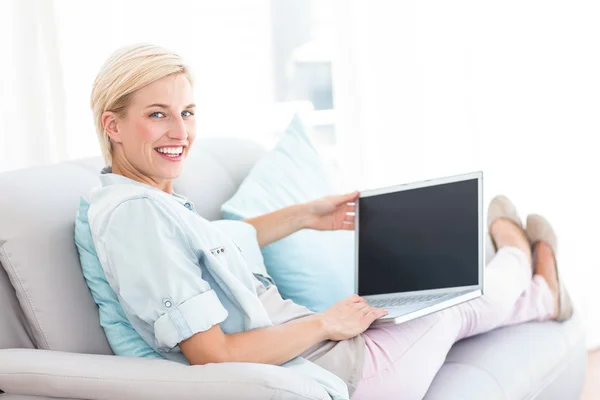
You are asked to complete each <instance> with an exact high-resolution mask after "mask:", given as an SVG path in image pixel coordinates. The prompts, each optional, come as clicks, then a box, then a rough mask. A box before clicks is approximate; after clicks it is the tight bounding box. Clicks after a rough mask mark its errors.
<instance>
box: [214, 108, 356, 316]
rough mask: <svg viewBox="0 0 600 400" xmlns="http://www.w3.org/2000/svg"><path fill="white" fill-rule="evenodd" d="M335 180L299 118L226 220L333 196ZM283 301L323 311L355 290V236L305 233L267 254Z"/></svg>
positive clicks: (226, 210) (228, 207)
mask: <svg viewBox="0 0 600 400" xmlns="http://www.w3.org/2000/svg"><path fill="white" fill-rule="evenodd" d="M334 192H335V189H334V185H333V182H332V181H331V178H330V177H329V176H328V174H327V173H326V169H325V166H324V164H323V161H322V160H321V159H320V157H319V155H318V153H317V151H316V150H315V148H314V147H313V146H312V144H311V142H310V139H309V137H308V132H307V129H306V127H305V125H304V124H303V123H302V121H301V119H300V118H299V117H298V116H295V117H294V119H293V121H292V123H291V124H290V126H289V127H288V129H287V130H286V132H285V134H284V136H283V137H282V139H281V140H280V141H279V143H278V144H277V145H276V147H275V148H274V149H273V150H272V151H270V152H268V153H267V154H265V155H264V156H263V157H262V158H261V159H260V160H259V161H258V162H257V163H256V165H255V166H254V167H253V169H252V170H251V171H250V174H249V175H248V176H247V177H246V179H245V180H244V181H243V182H242V184H241V185H240V187H239V189H238V191H237V192H236V194H235V195H234V196H233V197H232V198H231V199H230V200H228V201H227V202H226V203H225V204H224V205H223V206H222V209H221V211H222V214H223V218H225V219H234V220H239V219H245V218H250V217H254V216H258V215H262V214H266V213H269V212H272V211H275V210H278V209H280V208H283V207H286V206H290V205H293V204H297V203H303V202H307V201H309V200H314V199H318V198H321V197H323V196H327V195H330V194H334ZM262 254H263V257H264V261H265V265H266V267H267V271H268V272H269V274H270V275H271V277H272V278H273V280H274V281H275V283H276V284H277V286H278V287H279V290H280V292H281V294H282V296H283V297H285V298H288V299H292V300H293V301H294V302H296V303H298V304H301V305H304V306H306V307H308V308H309V309H311V310H313V311H322V310H324V309H326V308H327V307H329V306H330V305H332V304H333V303H335V302H336V301H338V300H341V299H343V298H345V297H347V296H349V295H351V294H352V293H353V291H354V267H353V263H354V234H353V232H350V231H315V230H302V231H299V232H297V233H294V234H292V235H290V236H288V237H287V238H284V239H282V240H280V241H278V242H275V243H272V244H270V245H269V246H266V247H264V248H263V249H262Z"/></svg>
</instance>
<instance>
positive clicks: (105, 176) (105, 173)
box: [100, 167, 194, 208]
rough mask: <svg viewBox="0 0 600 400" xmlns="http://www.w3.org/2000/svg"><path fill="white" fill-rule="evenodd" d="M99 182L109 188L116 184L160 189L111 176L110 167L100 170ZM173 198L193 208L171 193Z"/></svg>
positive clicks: (183, 198)
mask: <svg viewBox="0 0 600 400" xmlns="http://www.w3.org/2000/svg"><path fill="white" fill-rule="evenodd" d="M100 182H101V183H102V186H103V187H105V186H110V185H118V184H121V185H137V186H141V187H144V188H146V189H147V188H150V189H154V190H158V191H161V190H160V189H157V188H155V187H154V186H151V185H148V184H145V183H142V182H138V181H136V180H133V179H131V178H127V177H126V176H123V175H118V174H113V173H112V168H111V167H104V168H102V170H101V171H100ZM163 193H164V192H163ZM173 198H174V199H175V200H177V202H178V203H181V204H182V205H184V206H186V204H188V205H191V207H192V208H193V207H194V204H193V203H192V202H191V201H190V200H189V199H188V198H187V197H185V196H182V195H180V194H178V193H175V192H173ZM186 208H190V207H189V206H186Z"/></svg>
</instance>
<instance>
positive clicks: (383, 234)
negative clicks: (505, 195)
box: [355, 172, 484, 298]
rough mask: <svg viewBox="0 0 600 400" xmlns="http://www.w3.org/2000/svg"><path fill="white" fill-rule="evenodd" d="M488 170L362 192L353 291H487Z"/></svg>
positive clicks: (371, 294)
mask: <svg viewBox="0 0 600 400" xmlns="http://www.w3.org/2000/svg"><path fill="white" fill-rule="evenodd" d="M483 232H484V230H483V173H482V172H473V173H469V174H463V175H456V176H451V177H444V178H439V179H432V180H427V181H422V182H414V183H408V184H403V185H397V186H391V187H386V188H380V189H373V190H368V191H364V192H361V194H360V197H359V199H358V200H357V204H356V218H355V233H356V235H355V236H356V246H355V249H356V255H355V268H356V271H355V292H356V293H358V294H359V295H360V296H363V297H369V298H379V297H387V296H389V295H394V296H397V294H398V293H403V294H407V295H411V294H414V293H419V294H428V293H432V294H433V293H440V292H455V291H456V292H459V291H467V290H469V289H473V290H475V289H479V290H481V291H482V292H483V268H484V254H483V249H484V241H483Z"/></svg>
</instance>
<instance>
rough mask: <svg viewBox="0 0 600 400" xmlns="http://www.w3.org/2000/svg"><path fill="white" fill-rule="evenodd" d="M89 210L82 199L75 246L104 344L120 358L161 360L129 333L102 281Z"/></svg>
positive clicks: (115, 303)
mask: <svg viewBox="0 0 600 400" xmlns="http://www.w3.org/2000/svg"><path fill="white" fill-rule="evenodd" d="M89 208H90V205H89V203H88V202H87V200H85V199H84V198H83V197H82V198H81V199H80V201H79V211H78V212H77V219H76V220H75V244H76V245H77V250H78V251H79V261H80V263H81V269H82V271H83V276H84V277H85V280H86V282H87V285H88V287H89V288H90V291H91V293H92V297H93V298H94V301H95V302H96V304H97V305H98V312H99V317H100V325H102V328H104V333H105V334H106V338H107V339H108V343H109V344H110V347H111V348H112V349H113V352H114V353H115V354H118V355H121V356H129V357H154V358H164V357H163V356H162V355H160V354H159V353H157V352H156V351H154V350H153V349H152V347H150V346H149V345H148V343H146V342H145V341H144V339H142V337H141V336H140V335H139V334H138V333H137V331H136V330H135V329H133V327H132V326H131V324H130V323H129V320H128V319H127V317H126V316H125V312H124V311H123V308H122V307H121V304H120V303H119V300H118V298H117V295H116V294H115V292H114V291H113V290H112V288H111V287H110V285H109V284H108V281H107V280H106V276H105V275H104V271H103V270H102V265H100V260H99V259H98V255H97V254H96V249H95V247H94V242H93V240H92V232H91V231H90V225H89V222H88V210H89Z"/></svg>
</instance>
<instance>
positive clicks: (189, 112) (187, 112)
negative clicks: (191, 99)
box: [181, 111, 194, 117]
mask: <svg viewBox="0 0 600 400" xmlns="http://www.w3.org/2000/svg"><path fill="white" fill-rule="evenodd" d="M192 115H194V113H193V112H191V111H184V112H182V113H181V116H182V117H191V116H192Z"/></svg>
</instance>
